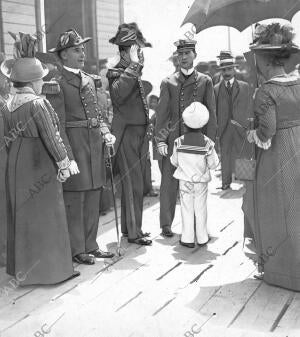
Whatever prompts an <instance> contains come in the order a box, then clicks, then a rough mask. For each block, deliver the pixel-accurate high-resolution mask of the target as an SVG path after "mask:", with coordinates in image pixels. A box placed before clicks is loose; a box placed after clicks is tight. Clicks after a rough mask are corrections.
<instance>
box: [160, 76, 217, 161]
mask: <svg viewBox="0 0 300 337" xmlns="http://www.w3.org/2000/svg"><path fill="white" fill-rule="evenodd" d="M194 101H196V102H201V103H203V104H204V105H205V106H206V107H207V109H208V111H209V121H208V123H207V125H206V126H205V127H204V128H203V129H202V131H203V133H204V134H205V135H207V136H208V137H209V138H211V139H212V140H215V137H216V132H217V122H216V103H215V95H214V90H213V84H212V80H211V78H210V77H209V76H207V75H205V74H202V73H199V72H197V71H195V72H194V74H192V75H191V76H189V77H188V79H186V78H185V77H184V75H183V74H182V72H176V73H175V74H172V75H170V76H168V77H167V78H166V79H165V80H163V81H162V84H161V92H160V98H159V103H158V107H157V111H156V115H157V121H156V126H155V137H156V141H158V142H159V141H161V142H165V143H167V144H168V145H169V146H168V147H169V148H168V152H169V154H172V151H173V144H174V140H175V139H176V138H177V137H179V136H180V135H181V134H182V132H183V123H182V119H181V115H182V112H183V111H184V109H185V108H186V107H188V106H189V105H190V104H191V103H192V102H194Z"/></svg>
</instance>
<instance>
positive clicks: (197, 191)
mask: <svg viewBox="0 0 300 337" xmlns="http://www.w3.org/2000/svg"><path fill="white" fill-rule="evenodd" d="M207 187H208V183H190V182H188V181H185V180H179V192H180V205H181V218H182V235H181V241H182V242H185V243H194V242H195V227H196V239H197V242H198V243H199V244H203V243H206V242H207V241H208V233H207V191H208V188H207ZM195 222H196V223H195Z"/></svg>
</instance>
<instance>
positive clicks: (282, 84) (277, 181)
mask: <svg viewBox="0 0 300 337" xmlns="http://www.w3.org/2000/svg"><path fill="white" fill-rule="evenodd" d="M293 38H294V32H293V27H292V26H291V25H290V24H287V25H280V24H279V23H273V24H270V25H267V26H265V25H260V26H257V27H256V34H255V39H254V42H253V44H252V45H251V46H250V49H252V51H253V52H254V53H255V57H256V64H257V71H258V74H261V75H262V76H263V77H264V78H265V82H264V83H263V84H262V85H261V87H260V88H259V89H258V91H257V93H256V96H255V102H254V113H255V117H256V120H257V127H256V129H255V130H252V131H250V132H249V133H248V140H249V141H250V142H255V144H256V146H257V168H256V180H255V184H256V189H255V190H256V192H255V200H256V203H255V204H256V209H255V212H254V214H255V215H256V216H255V222H256V224H255V226H254V237H255V245H256V248H257V255H258V263H259V267H260V268H259V270H260V271H261V272H262V277H263V279H264V280H265V281H266V282H267V283H270V284H273V285H277V286H280V287H284V288H288V289H292V290H296V291H300V268H299V266H300V156H299V153H300V109H299V106H300V79H299V77H298V76H295V75H288V74H287V72H286V67H287V66H288V64H289V63H290V60H291V55H292V54H293V53H297V52H298V51H299V48H298V46H296V45H295V44H294V43H293ZM248 210H249V207H248Z"/></svg>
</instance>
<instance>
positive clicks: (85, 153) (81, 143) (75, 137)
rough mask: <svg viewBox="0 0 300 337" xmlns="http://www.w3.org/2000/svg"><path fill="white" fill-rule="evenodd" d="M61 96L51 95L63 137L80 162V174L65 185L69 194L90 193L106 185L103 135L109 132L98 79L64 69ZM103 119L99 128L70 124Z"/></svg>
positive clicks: (61, 75) (70, 151)
mask: <svg viewBox="0 0 300 337" xmlns="http://www.w3.org/2000/svg"><path fill="white" fill-rule="evenodd" d="M57 81H58V83H59V85H60V89H61V90H60V93H59V94H57V95H48V96H47V98H48V99H49V101H50V103H51V104H52V106H53V108H54V110H55V111H56V112H57V114H58V117H59V120H60V124H61V135H62V139H63V141H64V144H65V145H66V148H67V151H68V156H69V158H70V160H72V159H74V160H75V161H76V162H77V165H78V168H79V171H80V173H79V174H77V175H74V176H71V177H70V178H69V179H68V180H67V181H66V182H65V183H64V184H63V188H64V190H65V191H88V190H93V189H98V188H100V187H101V186H103V185H104V184H105V165H104V160H103V141H102V136H101V133H102V134H105V133H107V132H109V130H108V128H107V126H106V124H105V123H104V121H103V118H102V115H101V112H100V108H99V106H98V103H97V95H96V89H95V84H94V80H93V78H92V77H91V76H89V75H88V74H86V73H84V72H81V80H80V78H79V76H77V75H76V74H74V73H72V72H69V71H67V70H66V69H64V68H63V69H62V71H61V73H60V76H58V77H57ZM97 117H98V118H100V130H99V128H87V127H68V125H67V124H68V122H74V121H83V120H87V119H89V118H97Z"/></svg>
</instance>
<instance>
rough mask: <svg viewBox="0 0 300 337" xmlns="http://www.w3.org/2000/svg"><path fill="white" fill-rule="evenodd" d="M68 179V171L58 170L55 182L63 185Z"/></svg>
mask: <svg viewBox="0 0 300 337" xmlns="http://www.w3.org/2000/svg"><path fill="white" fill-rule="evenodd" d="M69 177H70V171H69V169H68V168H67V169H59V170H58V174H57V180H58V181H59V182H61V183H64V182H65V181H66V180H67V179H68V178H69Z"/></svg>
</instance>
